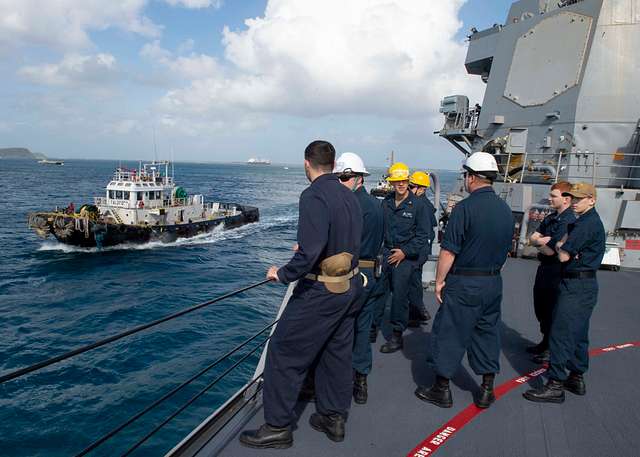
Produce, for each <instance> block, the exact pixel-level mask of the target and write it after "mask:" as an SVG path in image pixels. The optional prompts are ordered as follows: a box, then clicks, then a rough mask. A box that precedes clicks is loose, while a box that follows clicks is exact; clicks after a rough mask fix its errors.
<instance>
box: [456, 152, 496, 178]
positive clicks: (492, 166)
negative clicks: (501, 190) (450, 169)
mask: <svg viewBox="0 0 640 457" xmlns="http://www.w3.org/2000/svg"><path fill="white" fill-rule="evenodd" d="M462 168H464V169H465V170H467V171H470V172H472V173H474V174H477V175H480V176H483V177H485V178H490V179H494V178H495V177H496V174H497V173H498V164H497V163H496V159H495V158H494V157H493V155H491V154H489V153H488V152H474V153H473V154H471V155H470V156H469V157H467V160H465V162H464V165H463V166H462Z"/></svg>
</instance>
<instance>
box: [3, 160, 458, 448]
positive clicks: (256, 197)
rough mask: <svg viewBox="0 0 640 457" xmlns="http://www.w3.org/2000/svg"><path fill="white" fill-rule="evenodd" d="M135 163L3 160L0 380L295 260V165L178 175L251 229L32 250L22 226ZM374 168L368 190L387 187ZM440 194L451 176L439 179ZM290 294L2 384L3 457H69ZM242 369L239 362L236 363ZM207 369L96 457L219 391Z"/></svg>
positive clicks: (177, 429) (258, 323) (164, 435)
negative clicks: (252, 209)
mask: <svg viewBox="0 0 640 457" xmlns="http://www.w3.org/2000/svg"><path fill="white" fill-rule="evenodd" d="M120 165H122V166H127V167H135V166H137V163H133V162H130V163H126V162H116V161H89V160H67V161H65V165H64V166H62V167H60V166H52V165H41V164H38V163H36V162H35V161H29V160H6V159H5V160H0V173H1V176H2V179H1V180H0V195H1V200H0V221H1V223H0V247H1V250H0V258H1V259H2V260H1V262H0V328H1V329H2V330H1V331H2V333H1V335H2V336H1V338H0V374H5V373H8V372H10V371H13V370H16V369H18V368H22V367H25V366H28V365H31V364H33V363H36V362H39V361H41V360H44V359H47V358H50V357H52V356H55V355H59V354H61V353H64V352H66V351H69V350H71V349H74V348H77V347H79V346H82V345H85V344H89V343H92V342H94V341H96V340H98V339H101V338H104V337H107V336H110V335H113V334H116V333H118V332H121V331H123V330H126V329H129V328H131V327H134V326H136V325H140V324H143V323H147V322H150V321H152V320H155V319H158V318H160V317H162V316H164V315H167V314H170V313H173V312H176V311H179V310H181V309H184V308H186V307H189V306H191V305H194V304H197V303H200V302H204V301H207V300H210V299H212V298H215V297H217V296H219V295H223V294H225V293H227V292H230V291H233V290H236V289H239V288H241V287H244V286H246V285H249V284H252V283H256V282H258V281H260V280H262V279H263V278H264V275H265V272H266V270H267V268H268V267H269V266H270V265H272V264H275V265H281V264H284V263H285V262H286V261H287V260H288V259H289V257H290V256H291V253H292V252H291V247H292V245H293V244H294V243H295V238H296V228H297V214H298V209H297V202H298V196H299V194H300V192H301V191H302V190H303V189H304V188H305V187H306V186H307V185H308V182H307V180H306V177H305V174H304V170H303V168H302V166H295V165H289V166H287V169H285V166H282V165H280V166H278V165H271V166H249V165H244V164H194V163H176V164H175V179H176V181H177V183H178V184H179V185H181V186H182V187H184V188H185V189H186V190H187V191H188V192H189V193H190V194H204V196H205V199H206V200H208V201H224V202H237V203H244V204H249V205H254V206H257V207H259V209H260V222H258V223H255V224H250V225H246V226H243V227H240V228H238V229H234V230H228V231H214V232H212V233H210V234H207V235H202V236H198V237H195V238H191V239H183V240H178V241H176V242H174V243H170V244H161V243H155V242H154V243H149V244H145V245H130V246H120V247H114V248H109V249H104V250H97V249H82V248H74V247H70V246H66V245H63V244H60V243H58V242H56V241H55V239H53V238H49V239H47V240H42V239H39V238H38V237H37V236H36V235H35V233H33V232H31V231H30V230H29V229H28V228H27V213H29V212H31V211H42V210H50V209H53V208H54V207H55V206H59V207H65V206H67V205H68V204H69V203H70V202H74V204H75V206H76V208H79V207H80V205H81V204H83V203H91V202H92V201H93V197H94V196H103V193H104V187H105V186H106V184H107V182H108V181H109V179H110V177H111V175H112V173H113V171H114V169H115V167H117V166H120ZM382 171H383V170H382V169H374V170H373V176H372V178H375V179H371V180H370V183H369V184H374V183H375V181H377V178H378V177H379V176H380V175H381V174H382ZM440 176H441V181H442V186H443V189H444V190H445V191H446V190H448V189H449V188H450V187H451V185H452V183H453V179H455V174H454V173H451V172H448V173H443V174H441V175H440ZM284 292H285V286H283V285H277V284H266V285H263V286H260V287H258V288H255V289H252V290H250V291H248V292H245V293H243V294H241V295H239V296H236V297H233V298H229V299H227V300H223V301H221V302H218V303H215V304H213V305H211V306H209V307H207V308H204V309H201V310H199V311H196V312H194V313H191V314H188V315H185V316H182V317H180V318H177V319H174V320H172V321H169V322H166V323H163V324H161V325H159V326H156V327H154V328H151V329H149V330H146V331H144V332H141V333H138V334H136V335H133V336H130V337H127V338H125V339H123V340H120V341H117V342H115V343H113V344H110V345H107V346H104V347H101V348H99V349H96V350H93V351H90V352H87V353H85V354H83V355H80V356H77V357H74V358H72V359H69V360H66V361H64V362H61V363H58V364H55V365H53V366H51V367H48V368H45V369H43V370H41V371H38V372H36V373H33V374H30V375H27V376H24V377H22V378H19V379H16V380H13V381H9V382H7V383H5V384H2V385H0V448H1V449H2V451H0V453H1V454H2V455H3V456H47V457H57V456H68V455H75V454H77V453H78V452H80V451H81V450H82V449H84V448H85V447H86V446H87V445H89V444H90V443H92V442H93V441H94V440H96V439H98V438H99V437H101V436H102V435H103V434H105V433H107V432H109V431H110V430H111V429H113V428H114V427H116V426H117V425H119V424H120V423H122V422H124V421H125V420H127V419H128V418H129V417H130V416H132V415H133V414H135V413H136V412H138V411H139V410H140V409H142V408H143V407H145V406H146V405H148V404H149V403H151V402H153V401H154V400H155V399H156V398H158V397H160V396H161V395H163V394H164V393H165V392H167V391H168V390H170V389H172V388H173V387H175V386H177V385H178V384H180V383H181V382H183V381H185V380H186V379H188V378H190V377H191V376H192V375H194V374H195V373H197V372H198V371H200V370H201V369H202V368H204V367H205V366H207V365H208V364H209V363H211V362H213V361H214V360H216V359H217V358H218V357H220V356H222V355H223V354H224V353H226V352H227V351H229V350H230V349H232V348H233V347H235V346H236V345H238V344H239V343H241V342H242V341H244V340H245V339H246V338H248V337H250V336H251V335H253V334H254V333H256V332H257V331H258V330H260V329H262V328H263V327H264V326H266V325H267V324H269V323H270V322H272V321H273V319H274V318H275V315H276V312H277V309H278V307H279V305H280V302H281V300H282V297H283V294H284ZM235 360H237V359H235ZM256 362H257V356H256V357H253V358H251V359H249V360H248V363H245V364H243V365H241V366H240V367H238V369H236V370H234V371H233V372H232V373H231V374H230V375H229V376H228V377H226V378H225V379H224V382H222V383H220V384H218V385H217V386H216V387H215V388H214V389H212V390H211V391H209V392H208V393H207V394H205V395H204V396H202V397H201V398H200V399H199V400H198V401H196V402H195V403H194V404H193V405H192V406H191V407H189V408H188V409H186V410H185V411H184V412H182V413H181V414H179V415H178V416H177V417H176V418H175V419H174V420H172V421H171V422H169V423H168V424H167V425H165V426H164V427H163V428H162V429H161V430H160V431H159V432H158V433H157V434H155V435H154V436H153V437H152V438H151V439H150V440H148V441H147V442H146V443H145V444H144V445H143V446H142V447H140V448H139V449H138V450H137V451H136V452H134V454H133V455H138V456H145V455H162V454H163V453H164V452H166V451H168V450H169V449H170V448H171V447H173V446H174V445H175V444H176V443H177V442H178V441H180V440H181V439H182V438H183V437H184V436H186V435H187V434H188V433H189V432H190V431H191V430H192V429H193V428H194V427H195V426H196V425H197V424H199V423H200V422H201V421H202V420H203V419H204V418H206V417H207V416H208V415H209V414H211V412H212V411H213V410H214V409H216V408H217V407H218V406H219V405H220V404H221V403H222V402H223V401H224V400H225V399H226V398H227V397H228V396H229V395H230V394H232V393H233V392H235V391H236V390H237V389H238V388H239V387H240V386H242V385H243V384H244V383H245V382H246V381H247V380H248V379H249V378H250V376H251V375H252V374H253V370H254V368H255V364H256ZM230 364H231V363H227V364H226V365H225V364H223V365H222V366H220V367H218V368H217V369H214V370H212V371H211V372H210V373H208V374H207V375H205V376H204V377H203V378H202V379H200V380H199V381H197V382H195V383H193V384H192V385H191V386H189V387H188V388H186V389H184V391H183V392H181V393H179V394H178V395H176V396H175V397H173V398H172V399H170V400H169V401H167V402H165V403H163V404H162V405H160V406H159V407H158V408H156V409H154V410H153V411H151V412H150V413H148V414H146V415H145V416H143V417H142V418H140V419H139V420H138V421H136V422H134V423H133V424H132V425H130V426H129V427H127V428H126V429H125V430H124V431H123V432H121V433H119V434H118V435H117V436H115V437H114V438H112V439H111V440H109V441H108V442H106V443H104V444H103V445H101V446H100V447H99V448H97V449H96V450H95V451H93V453H92V454H91V455H96V456H98V455H99V456H113V455H119V454H121V453H123V452H125V451H126V450H127V449H129V447H130V446H132V445H133V444H134V443H136V441H137V440H138V439H140V438H142V437H143V436H144V435H145V434H146V433H148V432H149V431H150V430H152V429H153V428H154V427H155V426H156V425H158V424H159V423H160V422H162V420H163V419H164V418H165V417H167V416H169V415H170V414H171V413H173V412H174V411H175V410H176V409H177V408H179V407H180V406H182V404H183V403H184V402H185V401H186V400H188V399H189V398H191V397H192V396H193V395H195V394H196V393H198V392H199V391H200V390H201V389H202V388H203V387H204V386H205V385H206V384H208V383H209V382H211V381H212V380H213V379H215V378H216V377H217V376H218V375H220V374H221V373H222V371H224V370H225V369H226V368H228V367H229V366H230Z"/></svg>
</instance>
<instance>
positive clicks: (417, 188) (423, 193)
mask: <svg viewBox="0 0 640 457" xmlns="http://www.w3.org/2000/svg"><path fill="white" fill-rule="evenodd" d="M430 186H431V179H430V177H429V175H428V174H427V173H425V172H424V171H414V172H413V174H412V175H411V177H410V178H409V190H411V192H413V195H415V196H416V197H417V198H418V200H419V201H420V202H422V204H423V205H424V206H425V208H426V214H427V216H428V218H429V236H428V238H429V242H428V243H427V245H426V246H425V248H424V249H423V250H422V252H421V253H420V255H419V256H418V266H417V268H416V269H415V271H414V272H413V276H412V278H411V288H410V289H409V327H417V326H419V325H420V323H424V322H427V321H428V320H429V319H431V316H430V315H429V311H427V309H426V308H425V306H424V302H423V294H422V291H423V289H422V267H423V266H424V264H425V262H426V261H427V258H428V257H429V255H430V254H431V244H432V243H433V239H434V238H435V236H436V232H435V230H434V227H436V226H437V225H438V221H437V220H436V209H435V208H434V206H433V204H432V203H431V201H430V200H429V197H427V189H428V188H429V187H430Z"/></svg>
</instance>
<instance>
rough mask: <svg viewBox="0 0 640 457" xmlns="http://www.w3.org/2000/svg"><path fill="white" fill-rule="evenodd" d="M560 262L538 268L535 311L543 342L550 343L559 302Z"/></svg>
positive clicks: (535, 285) (534, 299)
mask: <svg viewBox="0 0 640 457" xmlns="http://www.w3.org/2000/svg"><path fill="white" fill-rule="evenodd" d="M561 270H562V266H561V264H560V262H556V263H551V264H543V263H541V264H540V265H539V266H538V271H536V280H535V283H534V284H533V309H534V311H535V313H536V319H538V322H539V323H540V333H542V335H543V341H545V342H548V341H549V332H550V331H551V321H552V316H553V310H554V309H555V307H556V302H557V301H558V288H559V287H560V273H561Z"/></svg>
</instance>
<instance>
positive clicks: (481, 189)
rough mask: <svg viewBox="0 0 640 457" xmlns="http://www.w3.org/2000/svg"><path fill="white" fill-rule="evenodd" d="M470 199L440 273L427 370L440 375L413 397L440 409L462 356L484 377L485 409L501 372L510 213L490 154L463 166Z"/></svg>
mask: <svg viewBox="0 0 640 457" xmlns="http://www.w3.org/2000/svg"><path fill="white" fill-rule="evenodd" d="M464 169H465V170H466V172H465V176H464V180H465V188H466V190H467V191H468V192H469V194H470V195H469V196H468V197H467V198H465V199H464V200H462V201H461V202H459V203H458V204H457V205H456V206H455V207H454V209H453V211H452V213H451V217H450V218H449V222H448V223H447V227H446V230H445V234H444V238H443V241H442V243H441V249H440V256H439V258H438V266H437V273H436V299H437V301H438V302H439V303H440V308H439V309H438V312H437V314H436V317H435V319H434V323H433V329H432V331H431V353H430V358H429V361H428V362H429V364H430V365H431V366H432V367H433V369H434V371H435V372H436V382H435V383H434V384H433V386H432V387H431V388H427V387H418V389H417V390H416V392H415V394H416V396H417V397H418V398H419V399H421V400H423V401H426V402H430V403H433V404H435V405H437V406H440V407H442V408H450V407H451V406H452V405H453V401H452V398H451V390H450V389H449V380H450V379H451V378H452V377H453V375H454V374H455V372H456V371H457V370H458V367H459V366H460V362H461V360H462V357H463V356H464V354H465V352H466V353H467V355H468V358H469V365H470V366H471V369H472V370H473V371H474V372H475V373H476V374H478V375H482V385H481V389H480V392H479V394H478V395H477V396H476V398H475V399H474V401H475V403H476V405H477V406H478V407H480V408H488V407H489V406H490V405H491V403H493V401H494V400H495V396H494V393H493V382H494V378H495V374H496V373H497V372H498V371H499V369H500V365H499V355H500V332H499V328H498V324H499V322H500V315H501V301H502V278H501V276H500V269H501V268H502V266H503V264H504V262H505V261H506V259H507V255H508V253H509V251H510V249H511V246H512V238H513V230H514V222H513V216H512V214H511V209H510V208H509V206H507V204H506V203H505V202H504V201H503V200H502V199H500V198H499V197H498V196H497V195H496V194H495V192H494V191H493V188H492V187H491V184H492V182H493V180H494V179H495V178H496V176H497V172H498V166H497V164H496V161H495V159H494V158H493V156H492V155H491V154H489V153H486V152H476V153H474V154H472V155H470V156H469V157H468V158H467V160H466V162H465V165H464Z"/></svg>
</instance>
